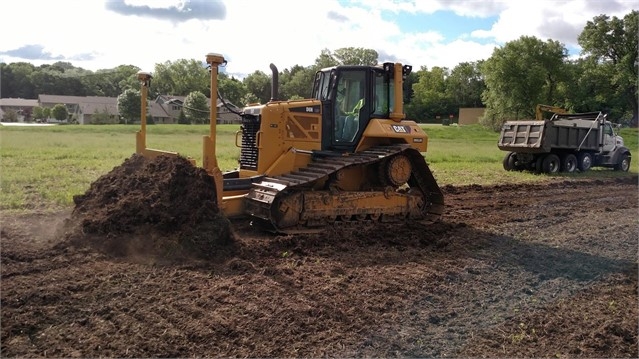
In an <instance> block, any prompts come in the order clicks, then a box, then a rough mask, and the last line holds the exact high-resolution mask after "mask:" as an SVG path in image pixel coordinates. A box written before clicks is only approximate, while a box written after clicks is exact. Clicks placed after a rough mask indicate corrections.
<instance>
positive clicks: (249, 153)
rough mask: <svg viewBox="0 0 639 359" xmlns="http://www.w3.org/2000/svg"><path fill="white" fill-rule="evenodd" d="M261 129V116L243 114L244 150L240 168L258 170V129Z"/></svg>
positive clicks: (241, 152) (241, 154)
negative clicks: (256, 140)
mask: <svg viewBox="0 0 639 359" xmlns="http://www.w3.org/2000/svg"><path fill="white" fill-rule="evenodd" d="M259 129H260V117H259V116H254V115H244V116H242V150H241V151H240V169H244V170H253V171H255V170H257V159H258V154H259V152H258V150H257V147H256V146H255V138H256V137H257V131H259Z"/></svg>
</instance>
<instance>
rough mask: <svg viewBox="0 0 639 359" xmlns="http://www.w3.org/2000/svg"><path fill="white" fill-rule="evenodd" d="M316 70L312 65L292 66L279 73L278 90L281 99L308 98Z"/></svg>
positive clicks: (311, 90)
mask: <svg viewBox="0 0 639 359" xmlns="http://www.w3.org/2000/svg"><path fill="white" fill-rule="evenodd" d="M315 72H316V70H315V69H314V68H313V67H303V66H299V65H296V66H293V67H292V68H291V69H290V70H289V69H286V70H284V72H282V74H281V75H280V83H281V85H280V92H281V96H280V97H281V98H283V99H289V100H291V99H294V98H298V99H302V98H310V97H311V93H312V92H313V81H314V79H315Z"/></svg>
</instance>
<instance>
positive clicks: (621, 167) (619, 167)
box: [615, 153, 630, 172]
mask: <svg viewBox="0 0 639 359" xmlns="http://www.w3.org/2000/svg"><path fill="white" fill-rule="evenodd" d="M629 169H630V156H628V154H627V153H624V154H623V155H621V158H620V159H619V162H618V163H617V164H616V165H615V170H616V171H624V172H628V170H629Z"/></svg>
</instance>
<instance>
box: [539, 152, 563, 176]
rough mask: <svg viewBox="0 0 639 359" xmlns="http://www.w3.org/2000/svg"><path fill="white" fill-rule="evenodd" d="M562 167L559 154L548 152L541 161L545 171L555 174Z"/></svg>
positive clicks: (542, 168)
mask: <svg viewBox="0 0 639 359" xmlns="http://www.w3.org/2000/svg"><path fill="white" fill-rule="evenodd" d="M560 168H561V162H560V161H559V156H557V155H556V154H554V153H549V154H547V155H546V157H544V159H543V161H542V162H541V171H542V172H543V173H549V174H555V173H557V172H559V169H560Z"/></svg>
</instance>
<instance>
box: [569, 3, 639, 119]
mask: <svg viewBox="0 0 639 359" xmlns="http://www.w3.org/2000/svg"><path fill="white" fill-rule="evenodd" d="M637 33H639V11H637V10H633V11H631V12H630V13H629V14H627V15H626V16H624V18H623V20H622V19H619V18H617V17H615V16H613V17H612V18H610V17H609V16H607V15H599V16H596V17H595V18H594V19H593V20H592V21H588V22H587V23H586V26H585V27H584V30H583V31H582V32H581V34H580V35H579V38H578V42H579V45H581V47H582V54H584V55H586V56H588V57H589V58H591V59H593V60H595V61H594V62H592V63H590V64H591V65H592V66H593V67H603V69H604V72H605V73H607V74H608V75H609V76H610V85H611V86H612V90H613V91H614V93H613V94H611V95H612V96H617V97H620V98H623V99H624V101H625V102H626V104H625V106H624V107H625V108H626V109H627V110H628V112H631V113H632V123H633V124H634V125H637V123H638V121H639V108H638V107H639V101H638V99H637V96H638V95H639V92H638V90H637V77H638V71H637V67H638V66H639V65H638V64H639V54H638V46H637Z"/></svg>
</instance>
